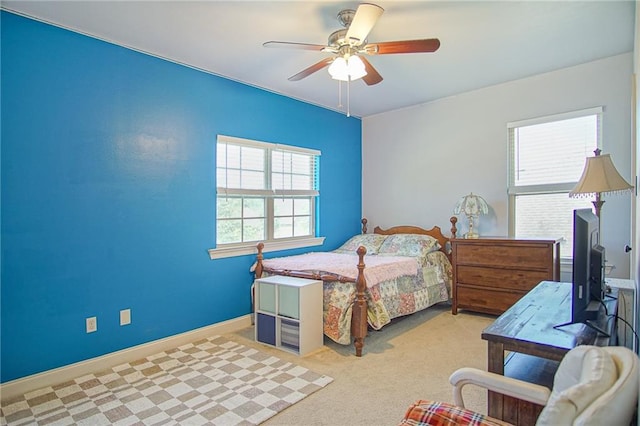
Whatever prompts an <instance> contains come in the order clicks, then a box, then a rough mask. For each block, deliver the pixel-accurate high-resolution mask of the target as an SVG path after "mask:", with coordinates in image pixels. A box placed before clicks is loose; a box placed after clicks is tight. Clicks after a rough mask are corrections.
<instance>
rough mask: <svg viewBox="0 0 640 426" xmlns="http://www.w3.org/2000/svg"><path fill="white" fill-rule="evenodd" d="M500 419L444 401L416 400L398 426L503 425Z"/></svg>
mask: <svg viewBox="0 0 640 426" xmlns="http://www.w3.org/2000/svg"><path fill="white" fill-rule="evenodd" d="M507 424H508V423H504V422H502V421H500V420H497V419H494V418H492V417H489V416H485V415H483V414H480V413H476V412H475V411H471V410H466V409H464V408H460V407H456V406H455V405H451V404H447V403H446V402H434V401H426V400H422V399H421V400H418V401H416V402H415V403H414V404H413V405H411V406H410V407H409V409H408V410H407V413H406V414H405V415H404V419H403V420H402V422H401V423H400V424H399V425H398V426H421V425H433V426H452V425H473V426H504V425H507Z"/></svg>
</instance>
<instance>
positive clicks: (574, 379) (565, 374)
mask: <svg viewBox="0 0 640 426" xmlns="http://www.w3.org/2000/svg"><path fill="white" fill-rule="evenodd" d="M617 378H618V372H617V369H616V365H615V361H614V360H613V358H612V357H611V355H609V354H608V353H607V352H606V351H605V350H604V349H602V348H599V347H597V346H578V347H576V348H574V349H572V350H570V351H569V352H568V353H567V355H565V357H564V358H563V359H562V361H561V362H560V366H559V367H558V371H557V372H556V375H555V377H554V379H553V390H552V391H551V396H550V397H549V401H547V405H545V407H544V409H543V410H542V412H541V413H540V416H539V417H538V420H537V422H536V425H550V426H551V425H553V426H557V425H571V424H573V420H574V419H575V418H576V417H577V416H578V415H579V414H580V413H581V412H582V411H583V410H584V409H585V408H586V407H587V406H589V404H591V403H592V402H593V401H595V400H596V398H598V397H599V396H600V395H602V394H603V393H604V392H606V391H607V390H608V389H609V388H610V387H611V386H612V385H613V383H614V382H615V381H616V380H617Z"/></svg>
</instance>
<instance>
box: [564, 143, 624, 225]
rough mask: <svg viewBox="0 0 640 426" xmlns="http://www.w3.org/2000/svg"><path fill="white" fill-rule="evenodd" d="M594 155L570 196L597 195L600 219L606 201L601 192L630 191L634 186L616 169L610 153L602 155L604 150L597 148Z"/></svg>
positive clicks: (596, 200)
mask: <svg viewBox="0 0 640 426" xmlns="http://www.w3.org/2000/svg"><path fill="white" fill-rule="evenodd" d="M593 152H594V154H595V156H594V157H587V162H586V163H585V166H584V170H583V171H582V177H580V180H579V181H578V184H577V185H576V186H575V188H573V189H572V190H571V192H569V197H572V198H576V197H581V196H589V195H595V197H596V199H595V201H593V206H594V207H595V210H596V216H598V221H599V220H600V210H601V209H602V205H603V204H604V201H603V200H602V199H601V198H600V195H601V194H611V193H613V194H617V193H618V194H619V193H623V192H630V191H631V190H632V189H633V186H632V185H630V184H629V183H628V182H627V181H626V180H624V178H623V177H622V176H620V173H618V170H617V169H616V166H614V165H613V161H611V156H610V155H609V154H604V155H600V153H601V152H602V151H600V149H596V150H595V151H593Z"/></svg>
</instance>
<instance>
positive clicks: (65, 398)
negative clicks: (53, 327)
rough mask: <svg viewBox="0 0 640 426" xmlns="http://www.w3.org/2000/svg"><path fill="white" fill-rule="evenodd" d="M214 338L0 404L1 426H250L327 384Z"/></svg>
mask: <svg viewBox="0 0 640 426" xmlns="http://www.w3.org/2000/svg"><path fill="white" fill-rule="evenodd" d="M332 381H333V379H332V378H331V377H328V376H322V375H319V374H316V373H314V372H312V371H310V370H308V369H306V368H303V367H300V366H296V365H294V364H292V363H290V362H285V361H283V360H281V359H279V358H277V357H274V356H271V355H269V354H266V353H264V352H260V351H258V350H256V349H253V348H249V347H246V346H243V345H240V344H238V343H235V342H233V341H230V340H228V339H226V338H224V337H221V336H213V337H210V338H208V339H204V340H200V341H197V342H194V343H190V344H187V345H184V346H181V347H179V348H176V349H173V350H169V351H166V352H161V353H159V354H156V355H153V356H150V357H147V358H144V359H141V360H138V361H136V362H131V363H127V364H122V365H119V366H117V367H114V368H112V369H110V370H106V371H102V372H100V373H96V374H90V375H86V376H83V377H80V378H77V379H75V380H72V381H69V382H67V383H62V384H60V385H57V386H51V387H47V388H43V389H40V390H37V391H33V392H29V393H27V394H25V395H22V396H20V397H17V398H14V399H11V400H8V401H3V404H2V416H1V417H0V424H1V425H35V424H37V425H92V426H94V425H225V426H226V425H255V424H259V423H261V422H263V421H265V420H267V419H268V418H270V417H272V416H274V415H275V414H277V413H278V412H279V411H282V410H284V409H285V408H287V407H289V406H290V405H292V404H295V403H296V402H298V401H300V400H302V399H303V398H305V397H306V396H308V395H310V394H312V393H313V392H315V391H317V390H319V389H321V388H322V387H324V386H326V385H327V384H329V383H331V382H332Z"/></svg>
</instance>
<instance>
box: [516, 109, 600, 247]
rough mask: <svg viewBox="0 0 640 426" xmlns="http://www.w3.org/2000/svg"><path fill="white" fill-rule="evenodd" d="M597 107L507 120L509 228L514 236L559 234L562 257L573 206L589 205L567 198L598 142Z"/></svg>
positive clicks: (568, 242) (569, 238) (570, 233)
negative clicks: (520, 119)
mask: <svg viewBox="0 0 640 426" xmlns="http://www.w3.org/2000/svg"><path fill="white" fill-rule="evenodd" d="M601 117H602V108H591V109H588V110H581V111H575V112H571V113H566V114H559V115H554V116H549V117H542V118H537V119H533V120H525V121H520V122H517V123H509V124H508V125H507V127H508V132H509V184H508V193H509V211H510V215H509V230H510V235H512V236H515V237H518V238H561V239H562V243H561V249H560V252H561V256H562V257H564V258H570V257H571V254H572V252H573V241H572V236H573V219H572V218H573V216H572V213H573V210H574V209H577V208H589V207H591V202H590V200H589V199H584V198H569V191H571V189H573V187H574V186H575V185H576V183H577V182H578V180H579V179H580V176H581V174H582V170H583V169H584V165H585V162H586V158H587V157H590V156H593V155H594V153H593V151H594V150H595V149H596V148H598V147H599V146H600V140H601V128H600V127H601V125H600V123H601Z"/></svg>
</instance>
